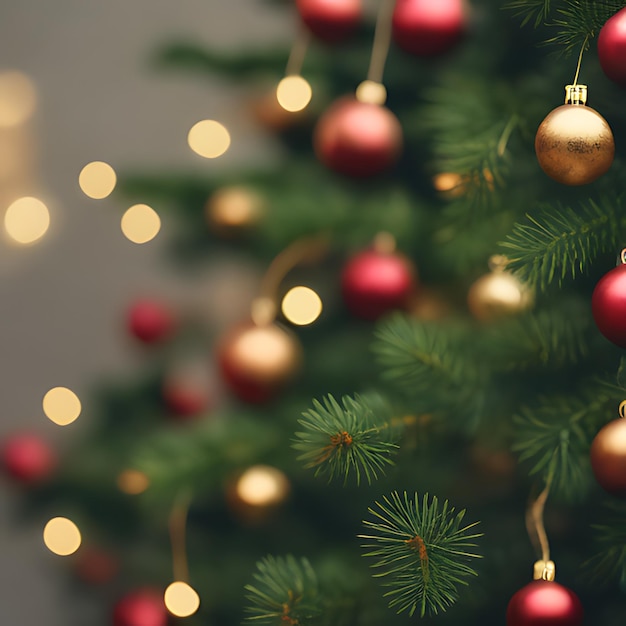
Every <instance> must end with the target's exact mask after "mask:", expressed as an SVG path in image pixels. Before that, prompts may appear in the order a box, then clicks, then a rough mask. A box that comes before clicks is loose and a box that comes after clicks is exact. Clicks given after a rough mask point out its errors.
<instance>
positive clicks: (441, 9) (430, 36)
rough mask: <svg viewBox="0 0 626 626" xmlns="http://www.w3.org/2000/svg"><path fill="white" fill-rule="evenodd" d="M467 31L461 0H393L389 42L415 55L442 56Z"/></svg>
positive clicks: (465, 8)
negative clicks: (391, 37)
mask: <svg viewBox="0 0 626 626" xmlns="http://www.w3.org/2000/svg"><path fill="white" fill-rule="evenodd" d="M466 29H467V6H466V2H465V0H437V1H436V2H433V0H397V2H396V7H395V9H394V12H393V39H394V41H395V42H396V43H397V44H398V46H399V47H400V48H402V49H403V50H405V51H406V52H409V53H411V54H415V55H418V56H426V57H431V56H438V55H441V54H445V53H446V52H448V51H449V50H451V49H452V48H454V46H455V45H456V44H457V43H458V42H459V41H460V40H461V39H462V38H463V35H464V34H465V31H466Z"/></svg>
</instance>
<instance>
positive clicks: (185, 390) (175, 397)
mask: <svg viewBox="0 0 626 626" xmlns="http://www.w3.org/2000/svg"><path fill="white" fill-rule="evenodd" d="M162 393H163V401H164V402H165V404H166V406H167V408H168V409H169V410H170V411H171V412H172V413H173V414H174V415H175V416H176V417H179V418H182V419H187V418H193V417H197V416H199V415H201V414H202V413H204V411H206V410H207V408H208V406H209V392H208V389H207V388H206V386H204V385H202V384H201V383H200V382H199V381H197V380H193V379H190V380H185V379H184V378H182V377H172V378H170V379H168V380H166V381H165V383H164V385H163V392H162Z"/></svg>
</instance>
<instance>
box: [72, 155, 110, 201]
mask: <svg viewBox="0 0 626 626" xmlns="http://www.w3.org/2000/svg"><path fill="white" fill-rule="evenodd" d="M116 183H117V176H116V174H115V170H114V169H113V168H112V167H111V166H110V165H109V164H108V163H105V162H104V161H92V162H91V163H87V165H85V167H83V169H82V170H81V172H80V174H79V176H78V184H79V186H80V188H81V189H82V191H83V193H84V194H85V195H86V196H88V197H89V198H93V199H94V200H102V199H103V198H106V197H107V196H109V195H110V194H111V193H112V191H113V190H114V189H115V184H116Z"/></svg>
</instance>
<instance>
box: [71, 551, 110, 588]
mask: <svg viewBox="0 0 626 626" xmlns="http://www.w3.org/2000/svg"><path fill="white" fill-rule="evenodd" d="M75 569H76V575H77V576H78V577H79V578H80V579H81V580H82V581H83V582H85V583H87V584H89V585H106V584H107V583H109V582H111V581H112V580H113V579H114V578H115V576H117V573H118V571H119V561H118V560H117V558H116V557H114V556H113V555H112V554H111V553H110V552H107V551H106V550H103V549H102V548H97V547H95V546H82V547H81V549H80V550H79V551H78V552H77V554H76V562H75Z"/></svg>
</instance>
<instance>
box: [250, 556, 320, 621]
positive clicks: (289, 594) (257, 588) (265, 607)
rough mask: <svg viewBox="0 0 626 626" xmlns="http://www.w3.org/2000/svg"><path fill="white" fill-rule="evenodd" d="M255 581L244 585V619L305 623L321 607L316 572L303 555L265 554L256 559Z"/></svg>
mask: <svg viewBox="0 0 626 626" xmlns="http://www.w3.org/2000/svg"><path fill="white" fill-rule="evenodd" d="M253 578H254V581H255V583H254V584H249V585H246V586H245V590H246V591H247V592H248V594H247V595H246V599H247V600H248V602H249V604H248V606H247V607H246V612H247V613H250V615H249V616H248V617H247V619H248V620H254V621H255V622H256V623H258V624H267V625H268V626H294V625H295V624H298V625H300V626H307V625H309V624H312V623H314V622H315V618H316V617H317V616H318V615H319V614H320V612H321V607H320V603H319V598H318V585H317V576H316V574H315V571H314V570H313V568H312V567H311V564H310V563H309V561H308V560H307V559H305V558H301V559H299V560H298V559H296V558H295V557H293V556H291V555H288V556H286V557H274V556H267V557H266V558H264V559H262V560H261V561H259V562H258V563H257V571H256V572H255V573H254V574H253Z"/></svg>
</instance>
